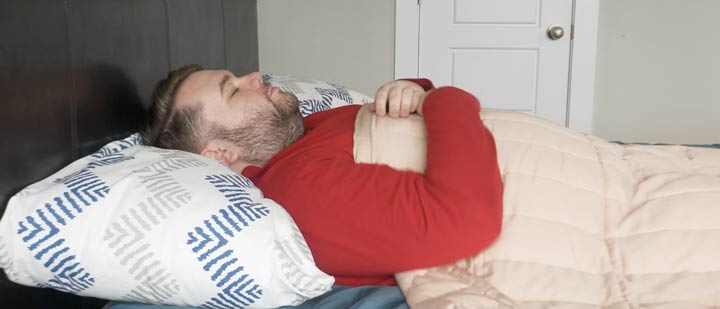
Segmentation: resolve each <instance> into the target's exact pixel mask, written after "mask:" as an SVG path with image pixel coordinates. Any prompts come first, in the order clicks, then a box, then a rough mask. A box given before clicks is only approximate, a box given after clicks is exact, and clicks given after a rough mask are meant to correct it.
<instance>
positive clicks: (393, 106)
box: [388, 87, 403, 118]
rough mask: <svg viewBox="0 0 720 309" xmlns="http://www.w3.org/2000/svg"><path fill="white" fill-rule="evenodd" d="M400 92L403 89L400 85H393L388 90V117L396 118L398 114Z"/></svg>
mask: <svg viewBox="0 0 720 309" xmlns="http://www.w3.org/2000/svg"><path fill="white" fill-rule="evenodd" d="M402 92H403V89H402V88H400V87H395V88H392V89H391V90H390V95H389V96H388V115H390V117H393V118H396V117H398V116H400V105H402Z"/></svg>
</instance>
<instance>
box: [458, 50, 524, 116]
mask: <svg viewBox="0 0 720 309" xmlns="http://www.w3.org/2000/svg"><path fill="white" fill-rule="evenodd" d="M537 58H538V53H537V50H532V49H528V50H503V49H498V50H494V49H464V50H453V68H452V70H451V71H452V73H453V75H452V81H451V84H453V85H455V86H457V87H459V88H462V89H465V90H467V91H469V92H470V93H482V97H483V107H489V108H502V109H510V110H518V111H529V110H534V108H535V107H534V106H533V105H534V102H535V89H536V85H537V63H538V61H537ZM497 64H502V65H503V67H502V68H499V69H496V70H493V72H494V73H493V74H483V73H482V72H483V71H487V70H488V68H493V67H495V66H496V65H497ZM485 102H487V103H485ZM497 102H502V104H497ZM493 103H495V104H493Z"/></svg>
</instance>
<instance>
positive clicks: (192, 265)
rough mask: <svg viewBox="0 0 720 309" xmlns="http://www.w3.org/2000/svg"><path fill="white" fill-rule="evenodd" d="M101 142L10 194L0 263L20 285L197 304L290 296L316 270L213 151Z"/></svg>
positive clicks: (281, 301) (313, 292)
mask: <svg viewBox="0 0 720 309" xmlns="http://www.w3.org/2000/svg"><path fill="white" fill-rule="evenodd" d="M139 143H140V139H139V135H137V134H135V135H132V136H130V137H128V138H126V139H124V140H121V141H116V142H112V143H110V144H108V145H106V146H105V147H103V148H102V149H100V150H99V151H97V152H96V153H94V154H92V155H89V156H87V157H85V158H82V159H80V160H78V161H76V162H74V163H72V164H71V165H69V166H67V167H65V168H64V169H62V170H60V171H59V172H57V173H55V174H54V175H52V176H50V177H48V178H47V179H44V180H42V181H40V182H37V183H35V184H33V185H30V186H29V187H27V188H25V189H24V190H23V191H21V192H20V193H18V194H17V195H15V196H14V197H13V198H12V199H11V200H10V202H9V203H8V207H7V210H6V212H5V215H4V216H3V218H2V221H0V267H2V268H3V269H4V270H5V273H6V274H7V276H8V277H9V278H10V279H11V280H12V281H15V282H17V283H20V284H24V285H30V286H36V287H50V288H54V289H58V290H61V291H66V292H70V293H75V294H80V295H86V296H95V297H100V298H105V299H115V300H125V301H137V302H144V303H153V304H169V305H183V306H197V307H205V308H241V307H257V308H259V307H263V308H267V307H279V306H284V305H297V304H300V303H302V302H303V301H305V300H307V299H309V298H312V297H315V296H318V295H321V294H323V293H324V292H326V291H328V290H329V289H330V287H331V286H332V284H333V278H332V277H330V276H328V275H326V274H324V273H323V272H321V271H320V270H319V269H318V268H317V267H316V266H315V263H314V261H313V258H312V256H311V254H310V250H309V249H308V247H307V244H306V243H305V240H304V239H303V237H302V234H300V232H299V231H298V229H297V226H296V225H295V223H294V222H293V220H292V218H290V216H289V215H288V214H287V212H285V210H284V209H283V208H282V207H280V206H279V205H278V204H276V203H275V202H273V201H272V200H269V199H266V198H264V197H263V195H262V192H260V190H258V189H257V188H256V187H255V186H254V185H253V184H252V183H251V182H250V180H248V179H247V178H245V177H243V176H240V175H238V174H237V173H235V172H234V171H232V170H231V169H230V168H228V167H227V166H225V165H222V164H220V163H218V162H216V161H215V160H212V159H209V158H205V157H203V156H200V155H195V154H191V153H187V152H182V151H173V150H163V149H158V148H153V147H147V146H142V145H139Z"/></svg>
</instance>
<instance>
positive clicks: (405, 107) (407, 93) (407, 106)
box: [400, 88, 415, 118]
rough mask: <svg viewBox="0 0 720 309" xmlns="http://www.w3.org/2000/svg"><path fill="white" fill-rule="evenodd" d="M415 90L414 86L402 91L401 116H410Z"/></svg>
mask: <svg viewBox="0 0 720 309" xmlns="http://www.w3.org/2000/svg"><path fill="white" fill-rule="evenodd" d="M414 93H415V91H414V90H413V89H412V88H405V89H403V91H402V102H401V103H400V117H401V118H406V117H408V116H410V113H411V111H410V110H411V109H412V107H413V106H412V102H413V96H414Z"/></svg>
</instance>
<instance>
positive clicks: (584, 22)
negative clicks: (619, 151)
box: [395, 0, 600, 133]
mask: <svg viewBox="0 0 720 309" xmlns="http://www.w3.org/2000/svg"><path fill="white" fill-rule="evenodd" d="M419 1H421V0H395V78H396V79H397V78H407V77H418V61H419V55H418V49H419V44H418V43H419V42H418V41H419V33H420V6H419V5H418V2H419ZM599 6H600V0H573V13H572V14H573V16H572V23H573V26H572V27H573V28H574V30H573V40H572V41H571V43H570V72H568V75H569V79H568V102H567V105H568V106H567V112H566V116H565V122H566V123H567V124H568V127H570V128H571V129H574V130H577V131H580V132H585V133H592V119H593V108H594V105H595V61H596V57H597V34H598V17H599V11H600V8H599Z"/></svg>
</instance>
